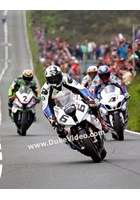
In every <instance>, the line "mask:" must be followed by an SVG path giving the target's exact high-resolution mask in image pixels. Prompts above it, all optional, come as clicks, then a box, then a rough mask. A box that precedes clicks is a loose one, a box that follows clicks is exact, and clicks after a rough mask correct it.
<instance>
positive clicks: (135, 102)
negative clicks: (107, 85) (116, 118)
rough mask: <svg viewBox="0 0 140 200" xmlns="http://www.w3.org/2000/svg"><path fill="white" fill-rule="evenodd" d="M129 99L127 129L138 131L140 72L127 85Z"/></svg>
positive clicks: (139, 119)
mask: <svg viewBox="0 0 140 200" xmlns="http://www.w3.org/2000/svg"><path fill="white" fill-rule="evenodd" d="M127 89H128V92H129V93H130V95H131V99H130V100H128V102H127V105H128V113H129V122H128V125H127V129H129V130H133V131H138V132H140V74H137V76H136V77H135V78H134V80H133V81H132V83H131V85H129V86H128V88H127Z"/></svg>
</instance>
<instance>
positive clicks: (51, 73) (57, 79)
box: [45, 65, 63, 87]
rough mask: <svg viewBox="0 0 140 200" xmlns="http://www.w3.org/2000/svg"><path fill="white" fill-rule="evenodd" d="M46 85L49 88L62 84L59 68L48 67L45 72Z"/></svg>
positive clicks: (54, 66)
mask: <svg viewBox="0 0 140 200" xmlns="http://www.w3.org/2000/svg"><path fill="white" fill-rule="evenodd" d="M45 76H46V80H47V83H49V84H50V85H51V86H54V87H59V86H60V85H61V84H62V79H63V73H62V70H61V68H60V67H58V66H56V65H50V66H49V67H47V69H46V71H45Z"/></svg>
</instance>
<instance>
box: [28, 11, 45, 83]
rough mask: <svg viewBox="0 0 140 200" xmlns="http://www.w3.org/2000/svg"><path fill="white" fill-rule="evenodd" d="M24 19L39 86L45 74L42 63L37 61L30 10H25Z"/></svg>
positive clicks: (36, 47)
mask: <svg viewBox="0 0 140 200" xmlns="http://www.w3.org/2000/svg"><path fill="white" fill-rule="evenodd" d="M26 20H27V32H28V38H29V44H30V48H31V52H32V59H33V65H34V72H35V74H36V76H37V78H38V80H39V83H40V86H42V85H43V84H44V82H45V76H44V72H43V64H40V63H39V62H38V45H37V43H36V40H35V38H34V30H33V28H32V27H31V21H32V20H31V11H26Z"/></svg>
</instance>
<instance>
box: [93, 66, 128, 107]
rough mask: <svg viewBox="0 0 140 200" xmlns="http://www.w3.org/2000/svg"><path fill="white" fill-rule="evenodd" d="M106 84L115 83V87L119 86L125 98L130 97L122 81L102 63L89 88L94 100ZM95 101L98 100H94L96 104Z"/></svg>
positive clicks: (98, 96)
mask: <svg viewBox="0 0 140 200" xmlns="http://www.w3.org/2000/svg"><path fill="white" fill-rule="evenodd" d="M107 85H115V86H116V87H118V88H120V90H121V92H122V94H123V95H124V96H125V98H126V100H127V99H129V98H130V95H129V93H128V92H127V90H126V87H125V85H124V84H123V83H122V81H121V80H120V79H119V78H118V77H117V76H115V75H114V74H112V73H110V68H109V67H108V66H107V65H102V66H100V67H99V69H98V75H97V76H96V77H95V78H94V80H93V82H92V88H91V90H92V92H93V97H94V98H95V101H96V99H99V98H100V92H101V91H102V90H103V89H104V88H105V86H107ZM97 102H98V100H97V101H96V104H98V103H97Z"/></svg>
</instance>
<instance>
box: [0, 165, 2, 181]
mask: <svg viewBox="0 0 140 200" xmlns="http://www.w3.org/2000/svg"><path fill="white" fill-rule="evenodd" d="M2 167H3V166H2V165H0V178H1V175H2Z"/></svg>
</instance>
